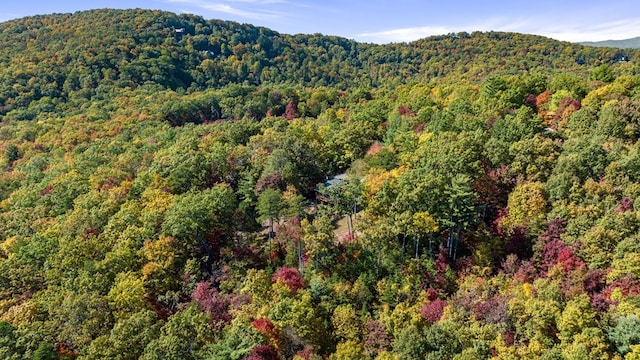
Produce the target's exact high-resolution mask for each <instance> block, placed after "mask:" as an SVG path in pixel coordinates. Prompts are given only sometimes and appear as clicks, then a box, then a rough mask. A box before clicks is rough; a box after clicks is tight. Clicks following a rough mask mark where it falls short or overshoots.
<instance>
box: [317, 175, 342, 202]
mask: <svg viewBox="0 0 640 360" xmlns="http://www.w3.org/2000/svg"><path fill="white" fill-rule="evenodd" d="M345 180H347V174H344V173H342V174H338V175H335V176H334V177H331V178H327V179H326V180H325V181H324V183H322V185H324V186H318V187H316V189H315V191H316V200H318V202H322V203H325V204H327V203H332V200H331V199H330V198H329V196H327V195H326V194H323V193H322V192H321V191H320V190H326V189H331V188H332V187H334V186H336V185H337V184H338V183H340V182H341V181H345ZM321 188H322V189H321Z"/></svg>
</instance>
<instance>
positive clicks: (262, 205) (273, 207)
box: [256, 189, 284, 258]
mask: <svg viewBox="0 0 640 360" xmlns="http://www.w3.org/2000/svg"><path fill="white" fill-rule="evenodd" d="M256 209H257V210H258V214H259V215H260V217H259V218H258V220H260V221H265V220H267V221H269V235H268V237H269V258H271V254H272V251H273V250H272V245H271V238H272V237H273V220H275V219H278V218H280V213H281V212H282V210H283V209H284V203H283V202H282V192H281V191H280V190H277V189H265V190H264V191H263V192H262V193H261V194H260V196H258V204H257V206H256Z"/></svg>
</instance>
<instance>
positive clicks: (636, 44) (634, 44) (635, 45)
mask: <svg viewBox="0 0 640 360" xmlns="http://www.w3.org/2000/svg"><path fill="white" fill-rule="evenodd" d="M580 44H582V45H586V46H596V47H612V48H619V49H640V36H638V37H634V38H631V39H624V40H604V41H585V42H581V43H580Z"/></svg>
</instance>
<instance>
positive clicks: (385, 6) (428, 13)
mask: <svg viewBox="0 0 640 360" xmlns="http://www.w3.org/2000/svg"><path fill="white" fill-rule="evenodd" d="M3 2H4V4H2V5H0V9H1V10H0V21H5V20H9V19H13V18H20V17H24V16H30V15H36V14H49V13H66V12H74V11H79V10H87V9H96V8H105V7H108V8H122V9H125V8H148V9H162V10H167V11H172V12H177V13H191V14H197V15H201V16H202V17H204V18H206V19H224V20H234V21H238V22H242V23H251V24H254V25H259V26H266V27H269V28H271V29H273V30H276V31H278V32H282V33H289V34H296V33H309V34H310V33H322V34H325V35H338V36H343V37H347V38H351V39H356V40H358V41H366V42H377V43H386V42H401V41H411V40H415V39H418V38H421V37H425V36H429V35H439V34H446V33H450V32H459V31H468V32H472V31H476V30H480V31H489V30H496V31H515V32H521V33H528V34H538V35H544V36H548V37H552V38H555V39H558V40H566V41H600V40H609V39H626V38H631V37H637V36H640V1H638V0H610V1H607V0H598V1H594V0H583V1H577V0H570V1H562V0H553V1H552V0H537V1H531V0H529V1H519V0H510V1H506V0H500V1H491V2H486V1H477V0H476V1H470V0H458V1H450V0H438V1H432V0H392V1H382V0H367V1H360V0H358V1H354V0H342V1H339V0H325V1H312V0H297V1H296V0H128V1H126V0H125V1H123V0H95V1H92V0H65V1H56V0H46V1H43V0H14V1H3Z"/></svg>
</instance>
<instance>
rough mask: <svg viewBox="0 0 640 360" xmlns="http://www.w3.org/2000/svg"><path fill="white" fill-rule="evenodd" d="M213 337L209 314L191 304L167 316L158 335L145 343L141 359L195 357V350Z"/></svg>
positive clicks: (188, 359)
mask: <svg viewBox="0 0 640 360" xmlns="http://www.w3.org/2000/svg"><path fill="white" fill-rule="evenodd" d="M214 339H215V334H214V333H213V331H212V330H211V327H210V325H209V314H207V313H204V312H201V311H200V310H198V309H197V307H196V306H193V305H191V306H189V307H187V308H186V309H185V310H183V311H180V312H177V313H175V314H174V315H172V316H171V317H170V318H169V320H168V321H167V323H166V324H165V325H164V326H163V327H162V328H161V329H160V337H159V338H158V339H157V340H153V341H151V342H150V343H149V345H147V347H146V348H145V350H144V354H143V355H142V357H141V359H143V360H156V359H169V360H180V359H183V360H190V359H196V354H197V352H198V351H199V350H201V349H202V348H203V347H204V346H205V345H206V344H207V343H209V342H211V341H213V340H214Z"/></svg>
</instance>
